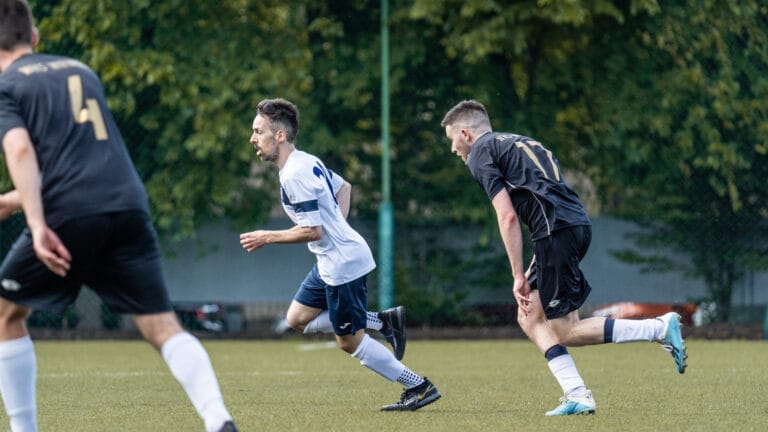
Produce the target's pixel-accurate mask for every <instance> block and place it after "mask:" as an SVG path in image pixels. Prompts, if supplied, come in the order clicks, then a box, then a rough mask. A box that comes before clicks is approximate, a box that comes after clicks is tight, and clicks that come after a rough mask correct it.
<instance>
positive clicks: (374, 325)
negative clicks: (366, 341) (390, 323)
mask: <svg viewBox="0 0 768 432" xmlns="http://www.w3.org/2000/svg"><path fill="white" fill-rule="evenodd" d="M366 314H367V316H368V322H367V324H366V325H365V328H369V329H371V330H376V331H378V330H381V328H382V327H384V321H382V320H380V319H379V313H378V312H371V311H368V312H366Z"/></svg>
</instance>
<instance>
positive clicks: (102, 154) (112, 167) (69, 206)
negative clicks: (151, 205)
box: [0, 54, 149, 225]
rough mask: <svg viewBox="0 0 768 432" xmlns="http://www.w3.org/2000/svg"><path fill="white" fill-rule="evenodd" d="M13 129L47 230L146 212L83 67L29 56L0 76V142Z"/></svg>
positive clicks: (97, 83)
mask: <svg viewBox="0 0 768 432" xmlns="http://www.w3.org/2000/svg"><path fill="white" fill-rule="evenodd" d="M17 127H21V128H25V129H27V131H28V132H29V135H30V137H31V139H32V143H33V145H34V148H35V152H36V154H37V159H38V164H39V166H40V172H41V175H42V197H43V206H44V209H45V215H46V220H47V222H48V223H49V224H51V225H53V224H55V223H57V222H60V221H63V220H67V219H71V218H73V217H77V216H83V215H90V214H99V213H108V212H113V211H123V210H144V211H147V212H148V211H149V209H148V203H147V195H146V192H145V190H144V186H143V184H142V183H141V180H140V178H139V176H138V174H137V173H136V169H135V167H134V166H133V163H132V161H131V159H130V156H129V154H128V150H127V149H126V147H125V143H124V142H123V138H122V137H121V136H120V132H119V130H118V128H117V125H116V124H115V121H114V119H113V118H112V114H111V113H110V111H109V109H108V108H107V103H106V100H105V97H104V91H103V88H102V83H101V80H100V79H99V78H98V76H97V75H96V73H95V72H94V71H93V70H91V69H90V68H89V67H87V66H86V65H84V64H83V63H81V62H79V61H77V60H74V59H71V58H67V57H61V56H52V55H44V54H29V55H25V56H23V57H21V58H19V59H17V60H16V61H14V62H13V63H12V64H11V65H10V67H8V68H7V69H6V70H5V71H3V72H2V73H0V139H3V138H4V137H5V135H6V133H7V132H8V131H9V130H10V129H13V128H17Z"/></svg>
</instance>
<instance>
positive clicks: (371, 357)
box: [352, 334, 406, 381]
mask: <svg viewBox="0 0 768 432" xmlns="http://www.w3.org/2000/svg"><path fill="white" fill-rule="evenodd" d="M352 357H355V358H356V359H358V360H360V364H361V365H363V366H365V367H367V368H368V369H370V370H372V371H374V372H376V373H377V374H379V375H381V376H383V377H384V378H386V379H388V380H390V381H396V380H397V379H398V378H400V375H401V374H402V373H403V371H404V370H405V369H406V367H405V365H403V364H402V363H400V362H399V361H398V360H397V359H396V358H395V355H394V354H392V352H391V351H390V350H388V349H387V348H385V347H384V345H382V344H381V343H379V342H378V341H376V340H374V339H373V338H372V337H370V336H368V335H367V334H366V335H365V336H363V341H362V342H360V345H358V346H357V349H356V350H355V352H353V353H352Z"/></svg>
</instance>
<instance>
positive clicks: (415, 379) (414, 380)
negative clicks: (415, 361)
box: [397, 367, 424, 389]
mask: <svg viewBox="0 0 768 432" xmlns="http://www.w3.org/2000/svg"><path fill="white" fill-rule="evenodd" d="M397 382H399V383H400V384H402V385H403V387H405V388H407V389H412V388H414V387H418V386H420V385H421V384H422V383H423V382H424V378H423V377H422V376H421V375H419V374H417V373H416V372H414V371H412V370H410V369H408V367H406V368H405V369H404V370H403V372H402V373H401V374H400V376H399V377H397Z"/></svg>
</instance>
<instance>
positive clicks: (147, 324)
mask: <svg viewBox="0 0 768 432" xmlns="http://www.w3.org/2000/svg"><path fill="white" fill-rule="evenodd" d="M134 320H135V321H136V326H137V327H138V328H139V331H141V334H142V335H143V336H144V338H145V339H146V340H147V342H149V344H150V345H152V346H153V347H155V349H157V350H160V348H162V346H163V344H164V343H165V342H166V341H167V340H168V339H170V338H171V337H172V336H174V335H176V334H178V333H181V332H182V331H184V329H183V328H182V327H181V324H179V320H178V319H177V318H176V314H174V313H173V312H163V313H159V314H149V315H136V316H135V317H134Z"/></svg>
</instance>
